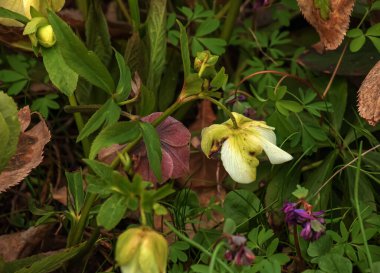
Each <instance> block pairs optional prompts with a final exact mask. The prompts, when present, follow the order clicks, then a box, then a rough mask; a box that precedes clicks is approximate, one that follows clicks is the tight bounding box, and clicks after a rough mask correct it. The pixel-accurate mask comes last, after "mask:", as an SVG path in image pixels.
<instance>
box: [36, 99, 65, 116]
mask: <svg viewBox="0 0 380 273" xmlns="http://www.w3.org/2000/svg"><path fill="white" fill-rule="evenodd" d="M58 97H59V96H58V95H57V94H47V95H46V96H43V97H42V98H37V99H35V100H34V101H33V103H32V105H31V106H30V109H32V110H33V111H37V112H39V113H40V114H41V115H42V116H43V117H44V118H48V117H49V113H50V110H56V109H59V108H60V105H59V103H58V102H57V101H56V99H58Z"/></svg>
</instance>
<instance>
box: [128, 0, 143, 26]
mask: <svg viewBox="0 0 380 273" xmlns="http://www.w3.org/2000/svg"><path fill="white" fill-rule="evenodd" d="M128 4H129V9H130V10H131V17H132V22H133V28H134V30H135V31H138V30H139V28H140V9H139V1H138V0H128Z"/></svg>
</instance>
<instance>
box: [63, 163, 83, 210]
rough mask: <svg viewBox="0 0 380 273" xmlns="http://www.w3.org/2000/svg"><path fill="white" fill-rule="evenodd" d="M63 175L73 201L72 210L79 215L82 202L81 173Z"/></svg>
mask: <svg viewBox="0 0 380 273" xmlns="http://www.w3.org/2000/svg"><path fill="white" fill-rule="evenodd" d="M65 175H66V179H67V186H68V189H69V192H70V194H71V196H72V200H73V208H74V210H75V212H76V214H77V215H79V212H80V211H81V209H82V205H83V201H84V191H83V179H82V171H78V172H72V173H70V172H65Z"/></svg>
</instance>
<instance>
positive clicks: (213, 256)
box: [208, 242, 226, 273]
mask: <svg viewBox="0 0 380 273" xmlns="http://www.w3.org/2000/svg"><path fill="white" fill-rule="evenodd" d="M225 245H226V244H225V243H224V242H220V243H219V244H218V245H217V246H216V247H215V249H214V252H213V254H212V257H211V261H210V265H209V267H208V272H209V273H214V272H215V271H214V268H215V263H216V259H217V258H218V253H219V250H220V249H221V248H222V247H223V246H225Z"/></svg>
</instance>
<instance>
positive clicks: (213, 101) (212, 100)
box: [201, 96, 239, 129]
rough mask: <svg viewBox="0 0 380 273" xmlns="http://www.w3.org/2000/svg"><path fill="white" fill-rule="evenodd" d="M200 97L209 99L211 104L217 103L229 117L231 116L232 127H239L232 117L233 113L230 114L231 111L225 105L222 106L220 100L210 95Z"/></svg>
mask: <svg viewBox="0 0 380 273" xmlns="http://www.w3.org/2000/svg"><path fill="white" fill-rule="evenodd" d="M201 98H202V99H205V100H209V101H211V102H212V103H213V104H215V105H217V106H218V107H220V108H221V109H222V110H223V111H224V112H225V113H226V114H227V115H228V116H229V117H230V118H231V121H232V123H233V127H234V129H237V128H239V126H238V124H237V122H236V119H235V117H234V115H233V114H232V112H231V111H230V110H229V109H228V108H227V107H226V106H224V105H223V104H222V103H221V102H219V101H217V100H216V99H214V98H211V97H207V96H204V97H201Z"/></svg>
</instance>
